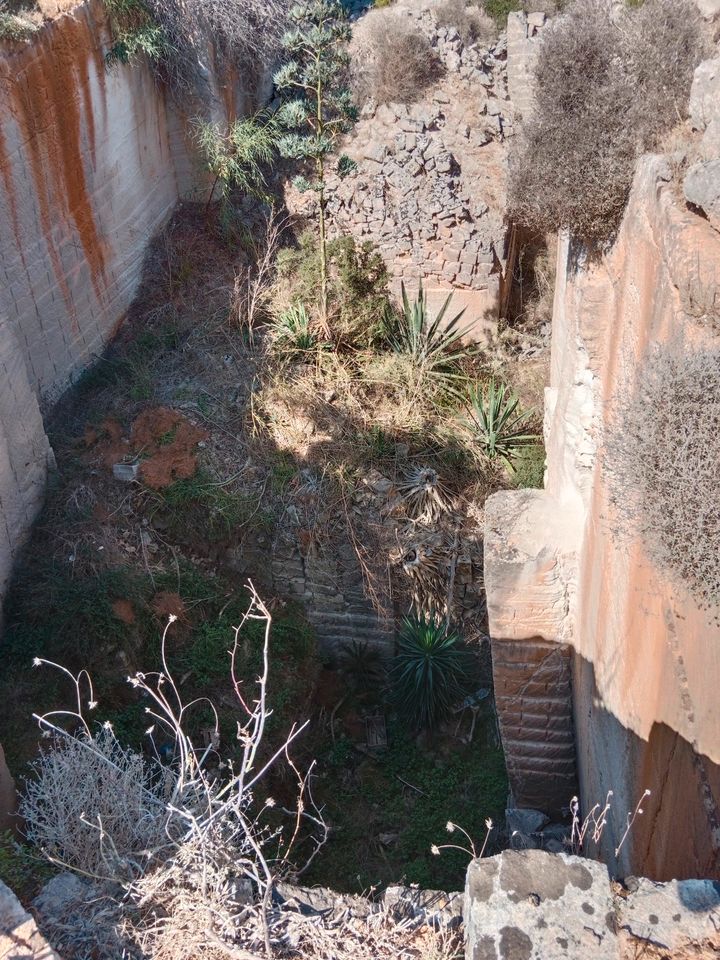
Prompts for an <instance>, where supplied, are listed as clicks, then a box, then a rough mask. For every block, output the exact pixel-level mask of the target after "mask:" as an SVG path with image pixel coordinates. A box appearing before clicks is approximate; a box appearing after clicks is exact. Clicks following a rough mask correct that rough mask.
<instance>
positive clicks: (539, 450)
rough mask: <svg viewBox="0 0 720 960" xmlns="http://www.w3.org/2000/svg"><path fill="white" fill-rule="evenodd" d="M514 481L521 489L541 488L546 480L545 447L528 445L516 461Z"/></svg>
mask: <svg viewBox="0 0 720 960" xmlns="http://www.w3.org/2000/svg"><path fill="white" fill-rule="evenodd" d="M513 466H514V468H515V472H514V474H513V483H514V484H515V486H516V487H518V488H520V489H530V490H532V489H536V490H540V489H542V487H543V484H544V481H545V447H544V446H543V445H542V444H535V445H534V446H531V447H527V448H526V449H525V450H524V451H523V452H522V453H521V454H520V455H519V456H518V457H517V458H516V459H515V461H514V463H513Z"/></svg>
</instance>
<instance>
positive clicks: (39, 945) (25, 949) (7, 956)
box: [0, 881, 60, 960]
mask: <svg viewBox="0 0 720 960" xmlns="http://www.w3.org/2000/svg"><path fill="white" fill-rule="evenodd" d="M0 960H60V958H59V956H58V954H57V953H55V951H54V950H53V949H52V947H51V946H50V945H49V943H48V942H47V940H46V939H45V937H43V935H42V934H41V933H40V931H39V930H38V928H37V924H36V923H35V921H34V920H33V918H32V917H31V916H30V914H29V913H27V911H26V910H25V909H24V908H23V906H22V904H21V903H20V901H19V900H18V898H17V897H16V896H15V894H14V893H13V892H12V890H11V889H10V888H9V887H6V886H5V884H4V883H3V882H2V881H0Z"/></svg>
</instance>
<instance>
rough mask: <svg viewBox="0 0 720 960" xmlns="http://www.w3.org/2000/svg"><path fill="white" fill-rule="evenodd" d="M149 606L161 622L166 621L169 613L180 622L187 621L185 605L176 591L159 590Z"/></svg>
mask: <svg viewBox="0 0 720 960" xmlns="http://www.w3.org/2000/svg"><path fill="white" fill-rule="evenodd" d="M150 608H151V610H152V611H153V613H154V614H155V616H156V617H157V618H158V620H161V621H162V622H163V623H167V620H168V617H169V616H171V615H173V616H176V617H177V618H178V621H179V622H180V623H185V622H187V607H186V606H185V602H184V600H183V599H182V597H181V596H180V594H178V593H171V592H170V591H167V590H161V591H160V592H159V593H156V594H155V596H154V597H153V598H152V600H151V601H150Z"/></svg>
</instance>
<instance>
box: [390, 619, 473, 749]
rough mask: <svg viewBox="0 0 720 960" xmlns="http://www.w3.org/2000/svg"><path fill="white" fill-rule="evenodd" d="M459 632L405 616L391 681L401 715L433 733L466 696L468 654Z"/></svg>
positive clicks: (426, 620) (411, 723)
mask: <svg viewBox="0 0 720 960" xmlns="http://www.w3.org/2000/svg"><path fill="white" fill-rule="evenodd" d="M460 644H461V641H460V637H459V635H458V634H457V633H455V632H453V631H450V630H448V629H446V627H444V626H442V625H438V624H437V623H435V622H434V621H433V620H429V619H427V618H425V617H423V616H419V617H405V619H404V620H403V622H402V626H401V628H400V633H399V636H398V652H397V654H396V655H395V658H394V660H393V664H392V669H391V679H392V684H393V688H394V700H395V703H396V704H397V708H398V711H399V712H400V715H401V716H402V718H403V719H404V720H405V722H406V723H408V724H409V725H410V726H411V727H414V728H417V729H420V730H429V731H432V730H433V729H435V728H436V727H437V725H438V724H439V723H440V722H441V721H442V720H444V719H445V718H446V717H447V716H448V715H449V713H450V710H451V708H452V707H453V706H454V705H455V704H456V703H457V702H458V701H459V700H460V699H461V697H462V695H463V681H464V677H465V675H466V672H467V666H468V662H467V654H466V652H465V651H464V650H463V649H462V648H461V645H460Z"/></svg>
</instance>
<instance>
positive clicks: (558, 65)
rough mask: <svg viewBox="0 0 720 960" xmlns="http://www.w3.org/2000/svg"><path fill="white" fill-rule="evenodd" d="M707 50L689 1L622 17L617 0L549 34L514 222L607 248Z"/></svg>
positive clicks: (515, 181)
mask: <svg viewBox="0 0 720 960" xmlns="http://www.w3.org/2000/svg"><path fill="white" fill-rule="evenodd" d="M704 43H705V41H704V34H703V28H702V24H701V20H700V17H699V15H698V13H697V10H696V9H695V7H694V6H693V5H692V4H690V3H689V2H688V0H646V2H645V3H644V4H643V5H642V6H641V7H640V8H638V9H635V8H624V9H622V10H621V11H620V12H618V11H617V10H616V9H614V8H613V4H612V3H611V2H610V0H576V2H575V3H574V4H573V5H572V6H570V7H569V8H568V11H567V13H566V14H565V15H564V16H562V17H559V18H558V19H557V20H555V21H554V22H553V23H552V24H551V25H550V26H548V27H547V29H546V30H545V32H544V33H543V38H542V41H541V47H540V53H539V57H538V63H537V69H536V107H535V111H534V113H533V115H532V117H531V118H529V119H528V120H527V122H526V123H525V124H524V126H523V128H522V136H521V137H520V138H519V140H518V144H517V148H516V150H515V151H514V155H513V158H512V161H511V178H510V207H511V210H512V212H513V215H514V217H515V218H516V220H518V221H519V222H521V223H523V224H525V225H527V226H530V227H532V228H534V229H538V230H541V231H543V232H547V231H550V230H557V229H558V228H560V227H569V228H570V230H571V231H572V233H573V234H574V235H575V236H577V237H579V238H582V239H584V240H587V241H591V242H593V241H594V242H598V241H600V242H602V241H605V240H607V239H608V237H609V236H610V235H611V234H612V232H613V230H614V229H615V228H616V227H617V225H618V223H619V221H620V218H621V216H622V212H623V210H624V207H625V202H626V200H627V195H628V192H629V190H630V186H631V183H632V177H633V173H634V167H635V160H636V158H637V156H638V155H639V154H640V153H641V152H642V151H643V150H645V149H649V148H651V147H652V146H653V145H654V143H655V142H656V140H657V138H658V137H659V136H660V135H661V134H662V133H663V132H664V131H665V130H667V129H668V127H669V126H670V125H672V124H673V123H674V122H675V121H676V120H679V119H681V118H682V117H683V116H684V114H685V109H686V103H687V98H688V94H689V89H690V82H691V78H692V73H693V70H694V68H695V66H696V64H697V63H698V62H699V60H700V59H702V56H703V52H704V49H705V46H704Z"/></svg>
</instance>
